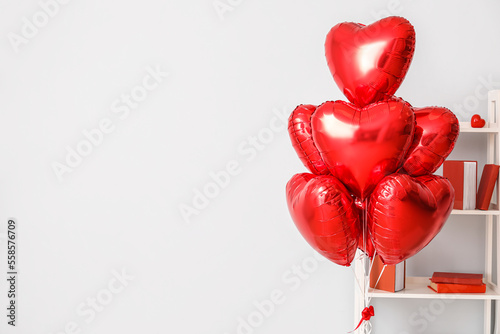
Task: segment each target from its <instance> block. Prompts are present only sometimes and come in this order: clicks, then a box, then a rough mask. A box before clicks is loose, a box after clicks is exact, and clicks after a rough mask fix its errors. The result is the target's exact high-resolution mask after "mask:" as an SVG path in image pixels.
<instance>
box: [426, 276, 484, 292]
mask: <svg viewBox="0 0 500 334" xmlns="http://www.w3.org/2000/svg"><path fill="white" fill-rule="evenodd" d="M430 280H431V282H430V284H429V288H431V289H432V290H434V291H436V292H437V293H484V292H486V284H484V283H483V275H482V274H465V273H444V272H435V273H434V274H433V275H432V278H431V279H430Z"/></svg>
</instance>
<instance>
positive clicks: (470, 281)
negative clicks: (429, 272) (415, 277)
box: [431, 277, 483, 285]
mask: <svg viewBox="0 0 500 334" xmlns="http://www.w3.org/2000/svg"><path fill="white" fill-rule="evenodd" d="M431 282H433V283H436V284H465V285H482V284H483V280H482V279H470V278H450V277H433V278H432V279H431Z"/></svg>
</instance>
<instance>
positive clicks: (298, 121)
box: [288, 105, 330, 175]
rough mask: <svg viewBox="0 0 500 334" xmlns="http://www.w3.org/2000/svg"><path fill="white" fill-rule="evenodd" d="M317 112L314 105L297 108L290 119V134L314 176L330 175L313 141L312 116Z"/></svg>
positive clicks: (295, 146)
mask: <svg viewBox="0 0 500 334" xmlns="http://www.w3.org/2000/svg"><path fill="white" fill-rule="evenodd" d="M315 110H316V106H313V105H300V106H298V107H297V108H295V110H294V111H293V112H292V114H291V115H290V118H289V119H288V134H289V135H290V139H291V141H292V146H293V148H294V149H295V152H297V155H298V156H299V158H300V160H301V161H302V163H303V164H304V166H306V167H307V168H308V169H309V170H310V171H311V173H313V174H316V175H328V174H330V172H329V171H328V168H327V167H326V165H325V162H324V161H323V159H322V158H321V155H320V154H319V151H318V149H317V148H316V145H315V144H314V141H313V139H312V130H311V115H312V113H313V112H314V111H315Z"/></svg>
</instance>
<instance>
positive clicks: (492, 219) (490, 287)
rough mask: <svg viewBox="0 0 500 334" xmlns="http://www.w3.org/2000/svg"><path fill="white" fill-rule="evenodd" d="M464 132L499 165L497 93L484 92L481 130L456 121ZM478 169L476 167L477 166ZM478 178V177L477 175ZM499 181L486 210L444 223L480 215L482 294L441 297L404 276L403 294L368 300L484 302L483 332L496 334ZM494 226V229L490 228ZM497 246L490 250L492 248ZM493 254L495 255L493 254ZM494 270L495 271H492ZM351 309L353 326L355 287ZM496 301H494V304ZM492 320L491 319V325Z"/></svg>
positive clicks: (499, 313)
mask: <svg viewBox="0 0 500 334" xmlns="http://www.w3.org/2000/svg"><path fill="white" fill-rule="evenodd" d="M468 133H476V134H477V133H479V134H484V135H485V136H486V143H487V144H486V148H485V150H484V151H485V152H484V153H485V155H486V163H488V164H497V165H500V90H494V91H490V92H488V119H487V122H486V125H485V126H484V127H483V128H472V127H471V125H470V123H469V122H460V136H467V134H468ZM478 167H479V166H478ZM481 171H482V168H478V173H481ZM479 176H480V175H479ZM498 182H499V181H498V180H497V185H496V189H495V193H494V195H493V199H492V204H491V205H490V209H489V210H453V211H452V212H451V216H450V218H449V222H448V224H450V223H452V220H453V217H456V216H472V215H474V216H482V217H484V222H485V224H486V233H485V247H484V250H485V262H486V263H485V272H484V282H485V283H486V286H487V288H486V293H472V294H471V293H462V294H460V293H459V294H443V293H439V294H438V293H436V292H434V291H433V290H431V289H430V288H428V287H427V286H428V285H429V277H407V278H406V288H405V289H404V290H403V291H399V292H396V293H390V292H386V291H381V290H376V289H371V288H370V289H369V290H368V297H371V298H392V299H404V298H413V299H415V298H417V299H461V300H483V301H484V333H485V334H500V284H499V282H498V275H500V271H499V270H498V269H500V256H498V255H499V254H498V253H499V251H498V249H495V248H497V247H499V245H500V244H499V242H500V225H499V222H500V207H499V200H498V199H499V198H500V196H499V195H500V193H499V188H500V187H499V183H498ZM494 226H495V227H496V228H495V229H494ZM495 245H496V246H497V247H494V246H495ZM495 253H496V254H495ZM359 254H360V253H359V251H358V254H357V256H356V260H355V272H356V276H357V277H358V279H359V278H361V280H360V284H362V285H363V284H367V283H368V280H369V278H368V277H363V274H362V273H363V270H362V268H363V266H366V265H367V263H366V259H365V260H362V259H360V258H359ZM494 269H495V270H494ZM494 272H496V275H497V277H496V281H494V277H493V273H494ZM355 291H356V292H355V307H354V308H355V309H354V315H355V316H354V318H355V319H354V322H355V323H356V325H357V322H359V316H360V314H361V311H362V310H363V308H364V306H365V299H364V298H363V294H362V293H361V291H360V289H359V288H357V283H356V287H355ZM497 301H498V302H497ZM492 319H494V321H493V323H494V325H492ZM365 331H366V329H365V328H364V327H360V329H358V331H356V332H355V333H358V334H364V333H365Z"/></svg>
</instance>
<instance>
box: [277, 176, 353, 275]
mask: <svg viewBox="0 0 500 334" xmlns="http://www.w3.org/2000/svg"><path fill="white" fill-rule="evenodd" d="M286 196H287V203H288V210H289V211H290V215H291V216H292V219H293V221H294V222H295V225H296V226H297V228H298V229H299V231H300V233H301V234H302V236H303V237H304V239H306V241H307V242H308V243H309V244H310V245H311V246H312V247H313V248H314V249H315V250H316V251H318V252H319V253H320V254H321V255H323V256H325V257H326V258H328V259H329V260H331V261H333V262H335V263H337V264H339V265H342V266H349V265H350V263H351V262H352V260H353V259H354V255H355V253H356V248H357V245H358V238H359V225H358V212H357V211H356V207H355V205H354V201H353V199H352V198H351V196H350V195H349V193H348V192H347V189H346V188H345V187H344V186H343V185H342V183H340V181H339V180H337V179H336V178H334V177H332V176H328V175H320V176H315V175H313V174H307V173H304V174H296V175H294V176H293V177H292V178H291V179H290V181H288V183H287V185H286Z"/></svg>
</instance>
